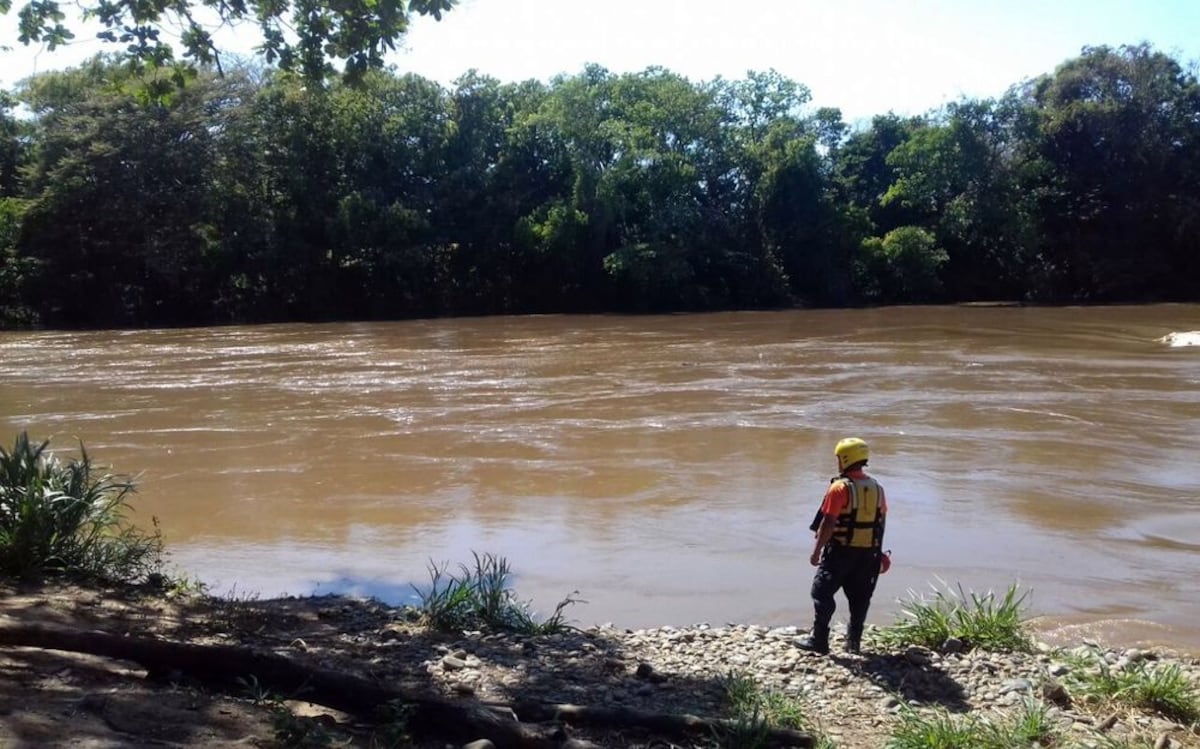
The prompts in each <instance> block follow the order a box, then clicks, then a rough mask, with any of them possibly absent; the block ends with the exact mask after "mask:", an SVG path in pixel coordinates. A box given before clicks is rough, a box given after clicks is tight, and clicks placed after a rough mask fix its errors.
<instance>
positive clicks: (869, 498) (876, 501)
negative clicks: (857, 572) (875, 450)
mask: <svg viewBox="0 0 1200 749" xmlns="http://www.w3.org/2000/svg"><path fill="white" fill-rule="evenodd" d="M839 480H840V481H843V482H845V485H846V493H847V494H848V495H849V497H848V499H847V501H846V507H845V509H844V510H842V514H841V515H838V518H837V526H836V527H835V528H834V531H833V537H832V538H831V539H830V540H831V541H832V542H833V543H835V544H838V545H839V546H849V547H851V548H854V549H878V548H880V547H881V546H882V545H883V525H884V513H882V512H880V509H881V506H882V505H883V502H882V499H883V489H881V488H880V486H879V482H877V481H876V480H875V479H873V478H871V477H869V476H868V477H866V478H862V479H852V478H849V477H843V478H841V479H839Z"/></svg>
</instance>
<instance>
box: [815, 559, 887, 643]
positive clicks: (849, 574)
mask: <svg viewBox="0 0 1200 749" xmlns="http://www.w3.org/2000/svg"><path fill="white" fill-rule="evenodd" d="M878 579H879V551H878V550H876V549H853V548H850V547H847V546H837V545H835V544H829V545H828V546H826V547H825V551H823V552H822V553H821V564H820V565H819V566H818V567H817V574H816V575H815V576H813V583H812V599H813V607H814V608H815V609H816V618H815V619H814V620H813V634H814V635H815V636H817V637H821V638H828V636H829V622H830V621H831V620H832V619H833V612H834V611H836V610H837V602H836V601H835V600H834V598H833V597H834V595H835V594H836V593H837V592H838V590H841V591H843V592H845V594H846V603H848V604H849V606H850V626H849V635H850V637H851V638H852V639H857V638H858V637H860V636H861V635H862V630H863V625H864V624H865V623H866V621H867V609H869V608H870V607H871V596H872V595H873V594H874V593H875V582H876V581H877V580H878Z"/></svg>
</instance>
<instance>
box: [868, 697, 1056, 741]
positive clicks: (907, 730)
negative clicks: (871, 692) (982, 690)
mask: <svg viewBox="0 0 1200 749" xmlns="http://www.w3.org/2000/svg"><path fill="white" fill-rule="evenodd" d="M1059 739H1060V736H1059V729H1058V728H1057V726H1055V724H1054V721H1053V720H1052V719H1051V717H1050V714H1049V708H1048V706H1046V705H1045V704H1044V703H1041V702H1037V701H1033V700H1030V701H1026V702H1025V704H1024V706H1023V707H1022V709H1021V711H1020V712H1018V713H1016V714H1015V715H1013V716H1011V717H1007V718H1005V719H1003V720H1000V721H993V720H989V719H988V718H986V717H984V716H981V715H951V714H950V713H949V712H948V711H946V710H944V709H936V710H932V711H928V712H924V713H921V712H917V711H916V710H914V709H913V708H912V707H910V706H907V705H905V706H904V707H903V708H902V709H901V712H900V725H899V726H898V727H897V728H896V730H895V731H894V732H893V733H892V736H891V739H890V740H889V741H888V744H887V749H965V748H966V747H970V749H1010V748H1011V747H1037V746H1057V745H1059V743H1060V742H1059Z"/></svg>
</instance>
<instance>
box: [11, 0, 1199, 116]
mask: <svg viewBox="0 0 1200 749" xmlns="http://www.w3.org/2000/svg"><path fill="white" fill-rule="evenodd" d="M21 5H23V0H16V1H15V2H14V6H17V7H20V6H21ZM15 12H16V11H15V9H14V11H12V12H11V13H10V14H9V16H8V17H6V18H3V19H0V22H2V23H3V25H0V45H6V46H8V47H10V48H11V50H10V51H8V52H0V61H2V63H3V64H2V65H0V86H3V87H4V88H10V87H11V86H12V85H13V84H14V83H15V82H16V81H18V80H20V79H21V78H24V77H25V76H27V75H29V74H31V73H33V72H39V71H44V70H49V69H54V68H58V67H63V66H66V65H71V64H75V63H77V62H78V61H80V60H82V59H84V58H86V57H88V56H90V55H91V54H94V53H95V52H96V51H98V50H100V49H101V48H102V46H103V45H101V44H100V43H99V42H94V41H90V40H81V41H79V42H78V43H75V44H72V45H71V47H69V48H67V49H63V50H56V51H54V52H49V51H44V50H42V51H39V50H37V49H36V48H26V47H23V46H21V45H20V44H19V43H17V41H16V33H15V32H14V31H13V30H12V29H13V21H14V19H13V17H12V16H13V15H14V14H15ZM252 32H253V29H251V28H246V29H244V30H242V31H240V32H238V34H237V35H236V36H231V35H226V36H225V37H222V38H221V43H222V44H223V45H225V46H227V47H230V48H232V49H234V50H235V51H236V50H238V49H239V48H240V51H246V50H248V49H250V48H251V47H252V46H253V44H254V43H255V40H254V38H253V33H252ZM80 36H81V37H82V36H84V35H83V34H81V35H80ZM1141 42H1149V43H1150V44H1151V45H1152V46H1153V47H1154V48H1155V49H1156V50H1158V51H1161V52H1165V53H1167V54H1170V55H1171V56H1173V57H1174V58H1175V59H1176V60H1179V61H1180V62H1182V63H1191V62H1192V61H1195V60H1200V0H820V1H818V0H753V2H742V1H740V0H460V2H459V5H458V7H456V8H455V9H454V10H452V11H451V12H449V13H447V14H445V15H444V16H443V17H442V20H441V21H434V20H433V19H431V18H424V17H418V18H417V19H416V20H415V22H414V23H413V26H412V29H411V31H410V33H409V34H408V36H407V37H406V38H405V40H404V42H403V45H402V49H401V50H399V51H397V52H396V53H395V54H393V55H392V56H391V57H390V58H389V62H390V63H392V64H394V65H395V67H396V69H397V70H400V71H402V72H413V73H417V74H420V75H422V76H425V77H427V78H431V79H433V80H436V81H438V82H440V83H443V84H445V85H450V84H451V83H452V82H453V81H454V79H456V78H457V77H458V76H460V75H462V74H463V73H464V72H466V71H467V70H469V69H472V68H473V69H476V70H478V71H479V72H481V73H485V74H487V75H490V76H493V77H495V78H498V79H500V80H502V81H518V80H525V79H530V78H532V79H538V80H543V81H545V80H549V79H550V78H552V77H553V76H555V75H557V74H561V73H566V74H572V73H578V72H579V71H581V70H582V69H583V67H584V65H585V64H587V63H597V64H600V65H602V66H604V67H605V68H607V69H609V70H610V71H612V72H614V73H626V72H637V71H640V70H644V69H645V68H647V67H649V66H661V67H665V68H667V69H669V70H671V71H674V72H676V73H679V74H681V75H684V76H686V77H688V78H689V79H691V80H692V81H694V82H699V81H705V80H711V79H713V78H715V77H717V76H721V77H724V78H727V79H741V78H744V77H745V75H746V72H747V71H750V70H756V71H766V70H771V69H774V70H776V71H778V72H779V73H781V74H783V75H784V76H786V77H788V78H790V79H792V80H794V81H796V82H798V83H801V84H804V85H805V86H807V87H808V88H809V89H810V91H811V92H812V106H813V107H818V106H830V107H838V108H840V109H841V110H842V113H843V117H844V119H845V120H846V121H848V122H855V121H858V120H862V119H867V118H870V117H871V116H873V115H875V114H883V113H886V112H889V111H891V112H896V113H897V114H922V113H924V112H927V111H929V110H931V109H934V108H936V107H939V106H941V105H943V104H946V103H948V102H952V101H956V100H958V99H960V98H963V97H967V98H987V97H992V96H999V95H1001V94H1003V93H1004V91H1005V90H1006V89H1007V88H1008V87H1009V86H1011V85H1013V84H1016V83H1019V82H1021V81H1023V80H1026V79H1028V78H1032V77H1036V76H1038V75H1041V74H1043V73H1050V72H1053V70H1054V68H1055V67H1056V66H1057V65H1059V64H1060V63H1062V62H1064V61H1066V60H1068V59H1070V58H1072V57H1075V56H1077V55H1078V54H1079V53H1080V51H1081V50H1082V48H1083V47H1085V46H1088V45H1092V46H1096V45H1101V44H1108V45H1113V46H1116V45H1121V44H1137V43H1141Z"/></svg>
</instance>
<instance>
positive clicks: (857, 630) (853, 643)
mask: <svg viewBox="0 0 1200 749" xmlns="http://www.w3.org/2000/svg"><path fill="white" fill-rule="evenodd" d="M862 633H863V625H862V624H861V623H860V624H855V623H854V622H851V623H850V626H849V627H847V628H846V652H847V653H855V654H858V653H861V652H862Z"/></svg>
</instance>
